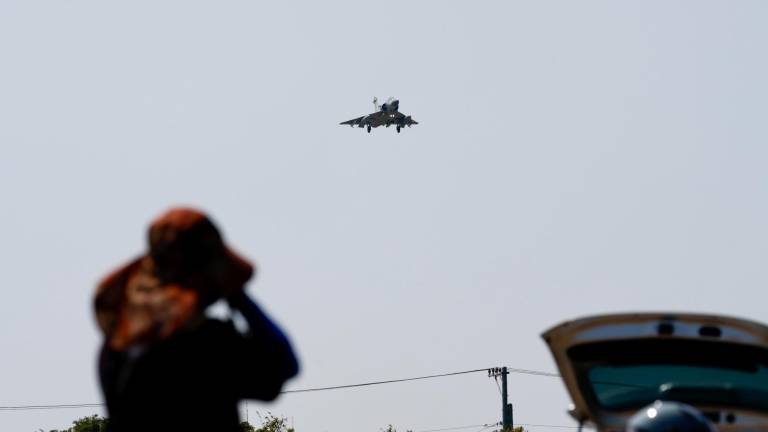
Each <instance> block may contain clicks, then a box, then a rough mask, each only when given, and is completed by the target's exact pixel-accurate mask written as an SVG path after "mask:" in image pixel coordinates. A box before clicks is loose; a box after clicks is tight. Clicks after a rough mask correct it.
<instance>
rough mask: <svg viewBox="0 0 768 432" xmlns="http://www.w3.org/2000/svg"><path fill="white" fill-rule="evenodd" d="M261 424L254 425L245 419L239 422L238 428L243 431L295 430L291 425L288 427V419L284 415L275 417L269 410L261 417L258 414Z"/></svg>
mask: <svg viewBox="0 0 768 432" xmlns="http://www.w3.org/2000/svg"><path fill="white" fill-rule="evenodd" d="M259 420H260V421H261V426H259V427H258V428H257V427H254V426H253V425H252V424H250V423H248V422H247V421H244V422H241V423H240V429H241V430H242V431H243V432H296V431H294V429H293V428H292V427H288V419H287V418H285V417H275V415H274V414H272V413H271V412H267V415H265V416H264V417H262V416H261V415H259Z"/></svg>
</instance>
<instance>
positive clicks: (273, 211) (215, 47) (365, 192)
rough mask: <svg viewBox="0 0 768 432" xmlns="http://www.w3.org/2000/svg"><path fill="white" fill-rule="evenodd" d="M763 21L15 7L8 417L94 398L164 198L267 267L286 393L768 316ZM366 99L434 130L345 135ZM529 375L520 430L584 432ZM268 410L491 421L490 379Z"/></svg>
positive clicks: (592, 14) (555, 391) (37, 422)
mask: <svg viewBox="0 0 768 432" xmlns="http://www.w3.org/2000/svg"><path fill="white" fill-rule="evenodd" d="M767 19H768V3H766V2H764V1H746V0H744V1H730V2H725V1H698V0H697V1H675V2H670V1H647V2H619V1H580V2H573V1H529V2H519V1H504V2H502V1H499V2H449V1H441V2H426V1H425V2H417V1H410V2H400V1H388V2H383V3H382V2H360V1H349V2H331V1H328V2H301V3H299V2H288V1H286V2H245V1H238V2H233V1H229V2H200V1H166V2H156V1H131V2H119V3H118V2H101V1H47V2H46V1H16V0H5V1H3V2H2V3H0V198H2V201H1V202H2V212H0V262H2V263H3V264H2V271H0V285H1V286H2V296H3V297H2V301H0V343H1V344H2V345H0V346H1V347H2V357H1V358H2V361H1V362H0V364H1V365H2V368H0V383H1V385H0V405H23V404H47V403H73V402H74V403H82V402H98V401H100V394H99V389H98V385H97V380H96V373H95V370H96V369H95V354H96V351H97V349H98V345H99V335H98V334H97V332H96V328H95V325H94V322H93V318H92V312H91V309H90V300H91V294H92V291H93V287H94V283H95V281H96V280H97V279H98V278H100V277H101V276H102V275H104V274H105V273H106V272H107V271H109V270H111V269H112V268H114V267H115V266H116V265H118V264H120V263H122V262H123V261H125V260H127V259H128V258H130V257H132V256H133V255H135V254H137V253H139V252H141V251H142V250H143V249H144V244H143V240H144V233H145V228H146V225H147V223H148V221H149V220H150V219H151V218H152V217H154V216H155V215H157V214H158V213H159V212H161V211H163V210H165V209H166V208H168V207H169V206H171V205H174V204H192V205H195V206H198V207H201V208H203V209H205V210H207V211H209V212H210V213H211V214H212V215H213V216H214V218H215V219H216V220H217V221H218V223H219V224H220V226H221V227H222V230H223V231H224V233H225V235H226V236H227V238H228V240H229V241H230V243H232V245H233V246H234V247H235V248H237V249H238V250H240V251H241V252H242V253H243V254H245V255H246V256H248V257H250V258H252V259H254V260H255V261H257V262H258V264H259V266H260V274H259V277H258V278H257V280H255V281H254V283H252V284H251V285H250V287H249V291H250V292H251V293H253V294H254V295H255V296H256V297H257V298H258V299H259V300H260V302H261V303H262V304H263V305H265V307H266V308H267V309H268V310H269V311H270V312H271V314H272V315H273V316H274V317H275V318H276V319H277V320H278V321H279V322H280V323H282V324H283V325H284V326H285V328H286V329H287V330H288V332H289V333H290V335H291V337H292V339H293V341H294V342H295V344H296V346H297V347H298V351H299V353H300V355H301V359H302V361H303V371H302V375H301V377H300V378H299V379H297V380H294V381H292V382H290V384H289V386H288V387H289V388H303V387H311V386H324V385H335V384H346V383H354V382H360V381H367V380H371V379H387V378H398V377H404V376H413V375H421V374H432V373H440V372H449V371H454V370H463V369H474V368H483V367H488V366H497V365H508V366H513V367H520V368H530V369H541V370H547V371H554V369H555V368H554V364H553V362H552V360H551V357H550V354H549V352H548V351H547V350H546V348H545V346H544V344H543V342H542V341H541V340H540V338H539V334H540V333H541V332H542V331H543V330H544V329H546V328H548V327H549V326H551V325H554V324H556V323H558V322H560V321H563V320H565V319H570V318H575V317H579V316H583V315H586V314H592V313H598V312H614V311H629V310H670V309H672V310H691V311H699V312H714V313H723V314H730V315H737V316H743V317H748V318H752V319H756V320H765V318H766V314H765V307H766V306H765V305H766V300H767V298H766V297H767V296H766V286H767V285H768V266H766V265H765V260H766V256H768V246H767V245H768V230H766V228H765V224H766V220H768V205H766V197H767V195H768V193H767V192H768V174H767V173H766V168H765V167H766V165H768V149H766V143H767V142H768V130H767V129H766V124H768V123H767V122H766V117H765V113H766V101H767V100H768V84H766V82H767V81H766V77H767V76H768V57H766V55H765V53H766V41H768V27H767V26H766V25H765V23H766V20H767ZM374 95H377V96H378V97H379V99H380V100H383V99H385V98H386V97H388V96H396V97H398V98H400V100H401V103H400V105H401V109H402V111H404V112H405V113H407V114H412V115H413V117H414V118H415V119H416V120H418V121H419V122H420V123H421V124H420V125H418V126H415V127H413V128H411V129H406V130H405V131H404V132H403V133H401V134H396V133H395V131H394V130H393V129H392V128H390V129H384V128H379V129H376V130H374V131H373V133H371V134H370V135H369V134H367V133H365V131H364V130H361V129H350V128H348V127H342V126H339V125H338V123H339V122H340V121H344V120H348V119H351V118H353V117H357V116H360V115H363V114H365V113H368V112H369V111H370V110H371V108H372V104H371V99H372V97H373V96H374ZM510 386H511V398H512V402H513V403H514V405H515V421H516V422H523V423H545V424H563V425H570V424H573V422H572V421H571V420H570V419H569V418H568V417H567V416H566V414H565V409H566V406H567V404H568V397H567V395H566V393H565V389H564V387H563V386H562V384H561V383H560V382H559V381H558V380H557V379H553V378H544V377H532V376H514V375H513V376H512V377H511V379H510ZM250 408H251V409H250V412H251V414H253V412H254V410H257V409H259V410H267V409H269V410H271V411H273V412H274V413H276V414H278V415H285V416H287V417H289V418H291V419H292V421H293V422H294V424H295V426H296V428H297V430H298V431H299V432H325V431H328V432H331V431H333V432H352V431H369V432H377V431H378V430H379V428H382V427H384V426H385V425H386V424H388V423H393V424H395V425H396V426H398V427H399V428H403V429H404V428H410V429H413V430H416V431H419V430H423V429H430V428H437V427H442V426H456V425H468V424H477V423H486V422H494V421H498V420H499V417H500V401H499V394H498V390H497V389H496V388H495V384H493V382H492V381H491V380H489V379H488V378H487V377H486V376H484V375H482V374H478V375H465V376H460V377H456V378H448V379H442V380H435V381H420V382H415V383H405V384H393V385H389V386H379V387H370V388H365V389H359V390H345V391H335V392H322V393H311V394H295V395H287V396H284V397H282V398H281V399H280V400H279V402H277V403H275V404H272V405H269V406H266V405H260V404H256V403H252V404H251V405H250ZM92 412H94V411H92V410H89V409H85V410H59V411H42V412H41V411H18V412H5V411H3V412H0V430H3V431H32V430H36V429H38V428H44V429H46V430H48V429H50V428H62V427H65V426H67V425H68V424H70V422H71V420H73V419H74V418H77V417H80V416H83V415H87V414H90V413H92ZM179 415H184V413H179ZM531 429H532V430H533V431H539V430H546V428H531Z"/></svg>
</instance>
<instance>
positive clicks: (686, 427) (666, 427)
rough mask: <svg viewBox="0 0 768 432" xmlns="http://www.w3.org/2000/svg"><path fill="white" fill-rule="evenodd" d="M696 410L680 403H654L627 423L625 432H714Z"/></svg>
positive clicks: (710, 424) (707, 421)
mask: <svg viewBox="0 0 768 432" xmlns="http://www.w3.org/2000/svg"><path fill="white" fill-rule="evenodd" d="M715 431H716V429H715V427H714V425H713V424H712V422H710V421H709V419H707V418H706V417H704V415H703V414H701V412H699V410H697V409H696V408H694V407H692V406H690V405H686V404H684V403H680V402H672V401H656V402H654V403H653V404H651V405H648V406H647V407H645V408H643V409H641V410H640V411H638V412H637V413H636V414H635V415H633V416H632V417H631V418H630V419H629V421H628V422H627V432H715Z"/></svg>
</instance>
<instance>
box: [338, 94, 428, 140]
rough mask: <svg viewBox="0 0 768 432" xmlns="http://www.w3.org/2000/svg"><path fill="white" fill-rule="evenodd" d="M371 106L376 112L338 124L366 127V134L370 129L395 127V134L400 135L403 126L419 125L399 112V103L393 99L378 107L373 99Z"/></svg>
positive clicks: (377, 103) (376, 101) (377, 102)
mask: <svg viewBox="0 0 768 432" xmlns="http://www.w3.org/2000/svg"><path fill="white" fill-rule="evenodd" d="M373 106H374V107H375V108H376V112H374V113H372V114H368V115H367V116H362V117H358V118H356V119H352V120H347V121H345V122H341V123H339V124H342V125H349V126H350V127H354V126H357V127H360V128H362V127H366V128H368V133H371V128H372V127H379V126H386V127H390V126H391V125H395V126H396V127H397V133H400V129H402V128H403V127H405V126H408V127H411V125H415V124H419V122H417V121H416V120H414V119H412V118H411V116H407V115H405V114H403V113H401V112H400V111H398V108H399V107H400V101H399V100H397V99H395V98H392V97H391V98H389V99H387V102H385V103H384V104H382V105H379V101H378V99H376V98H375V97H374V98H373Z"/></svg>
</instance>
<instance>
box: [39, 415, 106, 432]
mask: <svg viewBox="0 0 768 432" xmlns="http://www.w3.org/2000/svg"><path fill="white" fill-rule="evenodd" d="M108 423H109V420H108V419H107V418H105V417H99V416H98V415H96V414H94V415H92V416H90V417H83V418H81V419H77V420H75V421H73V422H72V427H71V428H69V429H62V430H58V429H54V430H52V431H51V432H104V431H106V430H107V424H108Z"/></svg>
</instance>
